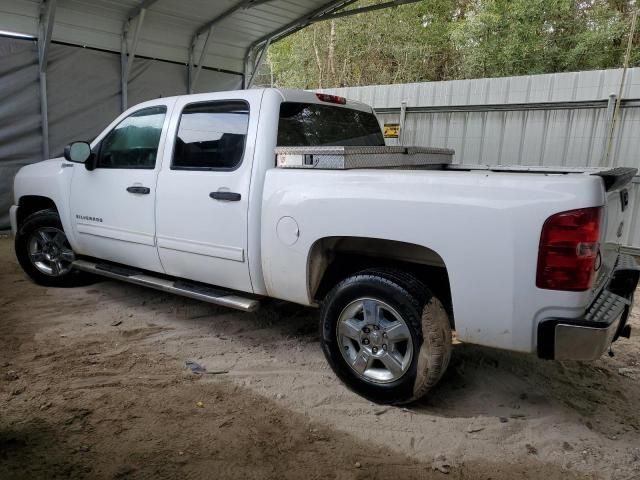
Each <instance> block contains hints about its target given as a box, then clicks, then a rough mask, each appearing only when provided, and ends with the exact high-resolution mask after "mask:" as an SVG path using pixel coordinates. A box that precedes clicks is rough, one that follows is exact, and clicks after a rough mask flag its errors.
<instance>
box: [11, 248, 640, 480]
mask: <svg viewBox="0 0 640 480" xmlns="http://www.w3.org/2000/svg"><path fill="white" fill-rule="evenodd" d="M636 298H640V295H637V296H636ZM632 325H634V326H635V328H636V332H638V331H640V317H639V316H638V315H637V314H636V315H634V318H633V322H632ZM614 350H615V353H616V355H615V357H613V358H609V357H606V358H602V359H601V360H599V361H597V362H594V363H577V362H576V363H573V362H563V363H559V362H545V361H541V360H538V359H536V358H534V357H532V356H527V355H516V354H512V353H507V352H498V351H493V350H489V349H482V348H478V347H472V346H468V345H460V346H457V347H456V348H455V350H454V356H453V360H452V365H451V366H450V368H449V371H448V373H447V375H446V376H445V377H444V379H443V381H442V383H441V385H440V386H439V387H438V388H437V389H436V390H434V391H432V393H431V394H430V395H429V397H428V398H426V399H425V400H424V401H421V402H420V403H418V404H416V405H412V406H411V407H410V408H407V409H403V408H395V407H383V406H379V405H375V404H372V403H370V402H368V401H366V400H363V399H362V398H360V397H358V396H356V395H355V394H353V393H351V392H349V391H348V390H347V389H346V388H345V387H344V386H343V385H341V384H340V382H339V381H338V380H337V379H336V378H335V377H334V375H333V374H332V372H331V371H330V369H329V368H328V367H327V365H326V363H325V360H324V358H323V356H322V353H321V351H320V347H319V343H318V341H317V312H316V311H314V310H307V309H303V308H300V307H297V306H295V305H288V304H283V303H277V302H270V303H266V304H265V305H264V308H263V309H261V310H260V311H259V312H257V313H255V314H242V313H237V312H234V311H231V310H227V309H224V308H218V307H215V306H212V305H208V304H205V303H199V302H196V301H191V300H188V299H184V298H179V297H174V296H170V295H167V294H163V293H159V292H156V291H153V290H148V289H144V288H139V287H135V286H131V285H127V284H123V283H116V282H111V281H102V282H99V283H96V284H94V285H91V286H89V287H82V288H75V289H66V290H60V289H47V288H42V287H38V286H36V285H34V284H32V283H31V282H30V281H29V280H28V279H27V278H26V277H25V275H24V274H23V273H22V271H21V270H20V269H19V267H18V265H17V263H16V261H15V259H14V256H13V247H12V241H11V240H10V239H9V238H4V239H0V478H1V479H13V478H29V479H33V478H154V479H156V478H194V479H195V478H305V479H310V478H323V479H324V478H338V479H343V478H345V479H348V478H403V479H410V478H427V479H444V478H453V479H483V480H485V479H494V480H507V479H518V478H528V479H541V480H542V479H544V480H552V479H566V478H593V479H596V478H597V479H612V480H630V479H640V413H639V412H638V407H639V406H640V358H639V355H638V354H639V353H640V339H639V338H638V337H635V338H632V339H631V340H626V339H622V340H621V341H619V342H618V343H617V344H616V345H615V349H614ZM186 361H195V362H197V363H199V364H200V365H202V366H204V367H205V368H206V369H207V371H208V372H209V373H207V374H200V375H197V374H194V373H192V372H191V371H190V369H189V368H187V367H186V365H185V362H186ZM437 467H440V468H439V469H438V468H437ZM441 470H443V471H448V472H449V473H442V471H441Z"/></svg>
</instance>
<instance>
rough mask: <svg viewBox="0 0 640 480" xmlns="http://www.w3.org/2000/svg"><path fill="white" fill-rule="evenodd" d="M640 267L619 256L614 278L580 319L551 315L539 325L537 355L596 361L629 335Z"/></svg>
mask: <svg viewBox="0 0 640 480" xmlns="http://www.w3.org/2000/svg"><path fill="white" fill-rule="evenodd" d="M639 276H640V268H639V267H638V265H637V264H636V261H635V259H634V258H633V257H631V256H629V255H620V256H619V257H618V261H617V263H616V268H614V271H613V274H612V276H611V280H609V282H608V284H607V286H606V287H605V288H604V289H603V290H602V291H601V292H600V294H599V295H598V296H597V297H596V298H595V299H594V301H593V302H592V303H591V305H590V306H589V308H587V310H586V311H585V313H584V315H583V316H581V317H579V318H549V319H546V320H544V321H543V322H541V323H540V324H539V325H538V356H539V357H541V358H547V359H555V360H596V359H598V358H600V357H601V356H602V354H603V353H604V352H606V351H607V349H608V348H609V346H610V345H611V342H613V341H615V340H616V339H617V338H618V337H619V336H628V334H629V331H630V328H629V327H628V326H627V319H628V317H629V313H630V312H631V308H632V307H633V305H632V302H633V300H632V299H633V292H634V291H635V289H636V286H637V284H638V277H639Z"/></svg>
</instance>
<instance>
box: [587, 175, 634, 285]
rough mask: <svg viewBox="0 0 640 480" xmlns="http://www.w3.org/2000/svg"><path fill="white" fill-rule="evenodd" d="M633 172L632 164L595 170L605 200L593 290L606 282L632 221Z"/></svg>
mask: <svg viewBox="0 0 640 480" xmlns="http://www.w3.org/2000/svg"><path fill="white" fill-rule="evenodd" d="M636 174H637V169H635V168H615V169H613V170H607V171H603V172H599V173H597V174H596V175H598V176H600V177H602V179H603V183H604V187H605V190H606V196H607V201H606V205H605V208H604V216H603V219H602V225H601V228H600V262H598V263H596V268H597V269H598V270H597V277H596V282H595V287H596V288H595V289H594V293H595V292H597V291H598V290H599V289H600V287H601V286H603V285H604V284H605V283H606V280H607V279H608V278H609V277H610V276H611V272H612V271H613V268H614V267H615V265H616V261H617V259H618V254H619V252H620V247H621V245H622V241H623V232H624V231H625V227H626V226H628V225H629V223H630V222H631V204H630V198H631V181H632V180H633V177H634V176H635V175H636Z"/></svg>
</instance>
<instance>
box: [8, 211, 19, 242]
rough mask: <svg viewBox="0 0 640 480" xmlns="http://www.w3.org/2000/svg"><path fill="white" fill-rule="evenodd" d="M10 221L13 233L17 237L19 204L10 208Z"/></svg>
mask: <svg viewBox="0 0 640 480" xmlns="http://www.w3.org/2000/svg"><path fill="white" fill-rule="evenodd" d="M9 221H10V222H11V233H12V234H13V236H14V237H15V236H16V234H17V233H18V206H17V205H11V207H10V208H9Z"/></svg>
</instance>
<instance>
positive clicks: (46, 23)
mask: <svg viewBox="0 0 640 480" xmlns="http://www.w3.org/2000/svg"><path fill="white" fill-rule="evenodd" d="M40 8H41V11H40V24H39V26H38V66H39V73H40V115H41V117H42V154H43V156H44V158H45V159H48V158H49V110H48V106H47V103H48V102H47V63H48V60H49V46H50V45H51V34H52V33H53V24H54V19H55V15H56V0H43V2H42V4H41V5H40Z"/></svg>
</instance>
